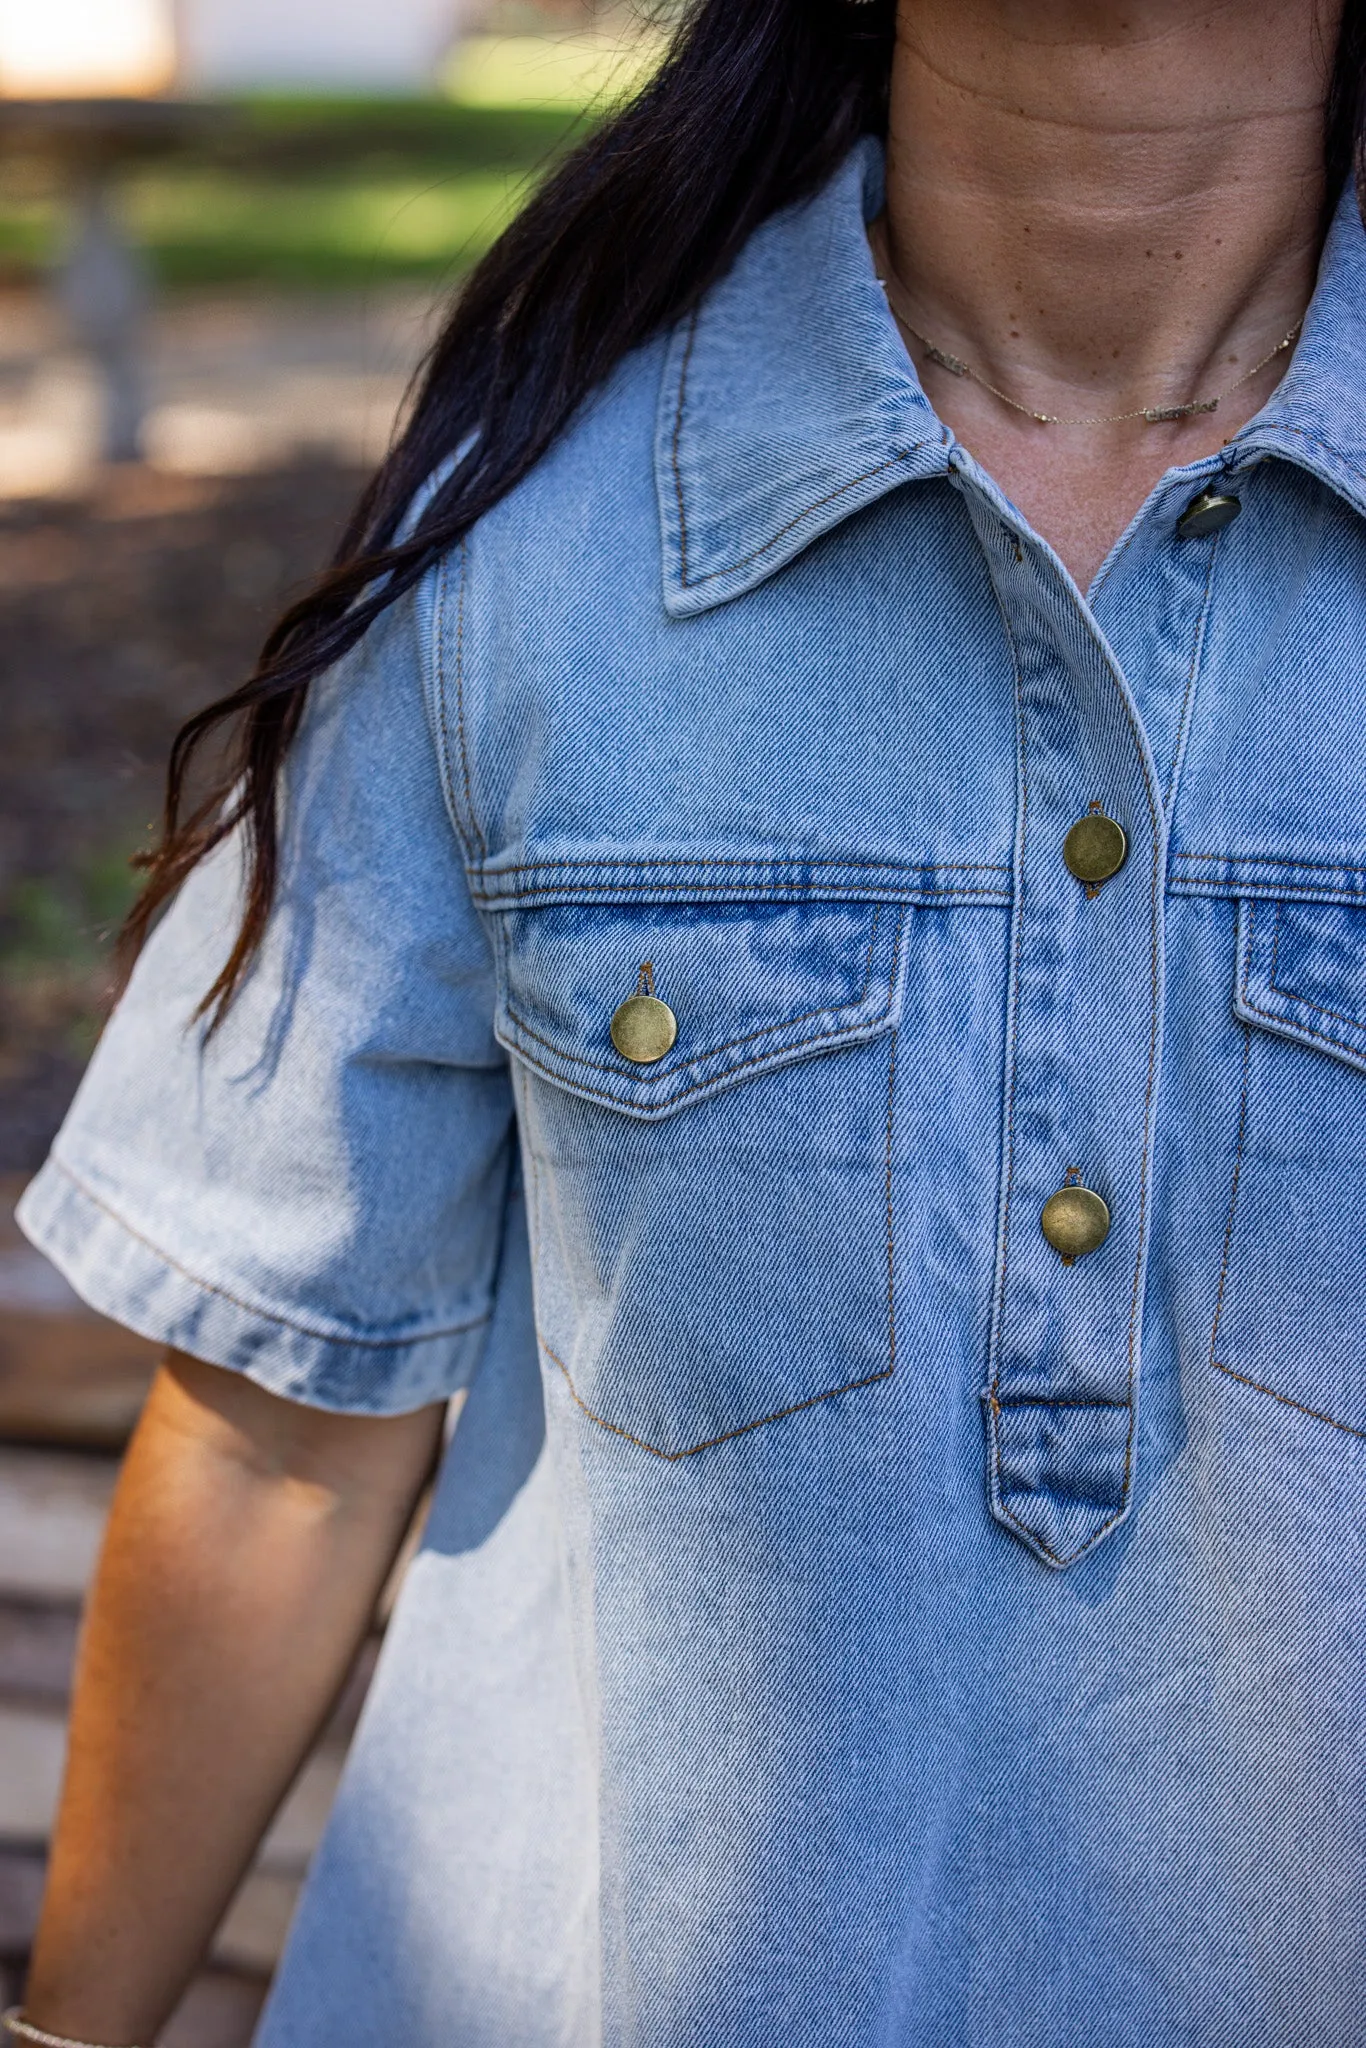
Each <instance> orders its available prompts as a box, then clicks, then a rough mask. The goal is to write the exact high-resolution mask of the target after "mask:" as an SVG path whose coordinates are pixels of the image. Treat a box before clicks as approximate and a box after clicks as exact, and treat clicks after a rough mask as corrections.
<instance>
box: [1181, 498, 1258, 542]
mask: <svg viewBox="0 0 1366 2048" xmlns="http://www.w3.org/2000/svg"><path fill="white" fill-rule="evenodd" d="M1242 509H1243V501H1242V499H1241V498H1235V497H1234V495H1233V493H1232V491H1201V493H1200V495H1199V497H1198V498H1192V499H1191V501H1190V503H1189V505H1187V507H1186V509H1185V511H1184V512H1183V513H1182V514H1181V517H1180V518H1179V519H1178V520H1177V522H1176V532H1177V538H1178V539H1179V540H1204V538H1205V536H1206V535H1207V534H1211V533H1220V532H1222V530H1223V529H1224V527H1226V526H1231V525H1232V524H1233V522H1234V520H1235V519H1236V518H1237V517H1238V514H1239V513H1240V512H1241V511H1242Z"/></svg>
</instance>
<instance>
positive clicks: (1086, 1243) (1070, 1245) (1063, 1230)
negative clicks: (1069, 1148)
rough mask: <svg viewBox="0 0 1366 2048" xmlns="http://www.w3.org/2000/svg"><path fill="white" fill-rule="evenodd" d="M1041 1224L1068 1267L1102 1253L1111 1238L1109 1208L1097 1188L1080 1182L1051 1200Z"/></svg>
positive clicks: (1064, 1188)
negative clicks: (1102, 1247)
mask: <svg viewBox="0 0 1366 2048" xmlns="http://www.w3.org/2000/svg"><path fill="white" fill-rule="evenodd" d="M1039 1223H1040V1225H1041V1227H1042V1229H1043V1234H1044V1236H1045V1237H1046V1238H1047V1239H1048V1242H1049V1243H1050V1244H1051V1245H1052V1247H1053V1249H1054V1251H1055V1252H1056V1253H1057V1255H1058V1257H1059V1258H1060V1259H1061V1260H1062V1262H1063V1264H1064V1266H1070V1265H1071V1263H1072V1261H1073V1260H1074V1259H1084V1258H1085V1257H1086V1254H1087V1253H1088V1252H1094V1251H1099V1249H1100V1247H1101V1245H1103V1244H1104V1242H1105V1240H1106V1238H1107V1237H1108V1236H1109V1235H1110V1211H1109V1209H1108V1207H1107V1206H1106V1204H1105V1202H1104V1201H1103V1199H1102V1198H1101V1196H1099V1195H1098V1194H1097V1193H1096V1192H1095V1190H1094V1188H1084V1187H1083V1186H1082V1185H1081V1182H1080V1181H1079V1180H1076V1181H1073V1180H1069V1181H1068V1183H1067V1185H1066V1186H1065V1187H1061V1188H1059V1189H1058V1192H1057V1193H1056V1195H1050V1196H1049V1197H1048V1200H1047V1201H1046V1202H1045V1203H1044V1205H1043V1208H1042V1210H1041V1211H1040V1214H1039Z"/></svg>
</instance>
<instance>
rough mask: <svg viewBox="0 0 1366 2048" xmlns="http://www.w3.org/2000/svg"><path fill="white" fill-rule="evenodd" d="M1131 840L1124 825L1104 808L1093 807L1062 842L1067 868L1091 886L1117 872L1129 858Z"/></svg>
mask: <svg viewBox="0 0 1366 2048" xmlns="http://www.w3.org/2000/svg"><path fill="white" fill-rule="evenodd" d="M1128 853H1129V842H1128V840H1127V838H1126V837H1125V835H1124V827H1123V826H1122V825H1117V824H1116V823H1115V821H1114V819H1113V818H1107V817H1106V815H1105V813H1104V811H1102V810H1100V809H1099V808H1098V807H1093V808H1092V809H1091V810H1089V811H1088V812H1087V813H1086V816H1085V817H1084V818H1078V819H1077V822H1076V824H1075V825H1074V826H1073V827H1072V829H1071V831H1070V832H1069V833H1068V835H1067V837H1066V839H1064V841H1063V843H1062V857H1063V859H1064V860H1065V861H1066V863H1067V867H1068V871H1069V873H1071V874H1074V875H1075V876H1076V878H1077V880H1078V881H1079V882H1087V883H1089V884H1090V885H1091V886H1092V887H1095V886H1097V885H1098V884H1099V883H1101V882H1108V881H1109V879H1110V877H1111V875H1117V874H1118V873H1119V871H1120V869H1121V868H1122V867H1123V865H1124V863H1125V860H1126V859H1127V858H1128Z"/></svg>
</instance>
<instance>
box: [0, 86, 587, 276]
mask: <svg viewBox="0 0 1366 2048" xmlns="http://www.w3.org/2000/svg"><path fill="white" fill-rule="evenodd" d="M594 118H596V110H595V109H592V108H589V109H585V108H582V107H578V106H574V105H569V106H566V105H564V104H559V105H553V106H543V105H529V106H514V107H503V106H476V105H470V106H466V105H462V104H460V103H458V102H453V101H451V100H449V99H437V98H432V99H427V100H421V99H419V100H384V99H374V100H360V99H352V98H323V97H316V98H306V99H305V98H295V97H283V96H270V97H266V96H261V97H255V98H252V99H249V100H243V101H239V102H237V103H236V104H234V105H231V106H229V107H228V108H226V109H225V110H224V114H223V118H222V120H221V122H220V123H218V124H215V125H213V126H211V127H210V128H209V129H207V130H206V133H205V135H204V137H203V140H202V142H201V143H200V144H199V145H198V146H197V147H196V148H195V149H194V150H193V151H190V152H186V153H185V154H183V155H180V156H176V157H168V158H166V159H164V160H162V161H159V162H156V163H152V164H147V165H143V166H141V167H139V168H136V169H133V170H130V171H129V172H128V173H127V174H126V175H125V177H124V178H123V180H122V186H121V196H122V205H123V207H124V211H125V215H126V218H127V220H128V223H129V225H130V227H131V229H132V230H133V233H134V235H135V236H136V239H137V241H138V242H139V244H140V245H141V247H142V248H143V250H144V251H145V253H146V255H147V258H148V260H149V262H150V265H151V268H152V271H153V274H154V275H155V277H156V278H157V280H158V282H160V283H162V284H167V285H224V284H238V285H264V286H269V287H272V288H276V289H279V288H289V287H290V286H298V287H327V286H343V285H353V286H359V285H367V284H373V283H376V282H382V281H384V280H386V279H395V280H397V279H402V278H433V277H443V278H445V277H452V276H458V275H459V274H460V272H461V271H462V270H465V269H467V268H468V267H469V266H470V265H471V264H472V263H474V262H476V261H477V260H478V258H479V257H480V256H481V255H482V254H483V253H484V251H485V250H486V249H487V248H488V246H489V244H490V243H491V242H492V241H493V240H494V238H495V237H496V236H497V234H498V233H499V232H500V231H501V229H502V228H503V227H504V226H505V225H506V223H507V221H508V220H509V219H510V218H511V217H512V215H513V213H514V212H515V211H516V209H517V207H518V206H519V205H520V204H521V203H522V201H523V200H524V199H525V197H526V196H527V194H528V193H529V192H530V191H531V190H532V189H533V188H534V185H535V182H536V180H537V178H538V177H539V176H540V175H541V174H542V173H543V172H544V170H545V169H546V167H547V166H548V165H549V164H550V163H552V162H553V161H554V159H555V158H556V156H557V155H558V154H559V153H560V152H561V151H562V150H563V149H564V148H565V147H567V146H568V145H569V144H570V143H571V142H572V141H573V140H574V139H576V138H577V137H579V136H582V135H583V134H585V133H586V132H587V130H588V127H589V125H590V124H591V122H592V121H593V119H594ZM63 220H64V213H63V205H62V200H61V197H60V194H59V193H58V192H57V191H56V190H55V189H54V188H53V182H52V179H51V175H50V173H48V174H45V173H44V172H43V170H42V168H41V167H35V166H32V165H27V164H24V163H23V162H19V163H10V164H7V165H6V166H4V169H3V173H2V174H0V271H2V272H3V274H4V275H5V276H6V277H7V278H8V279H9V280H10V281H11V282H19V281H22V280H24V279H29V278H32V279H36V278H38V277H39V276H41V275H42V274H43V273H44V272H45V271H46V270H47V269H48V268H49V267H50V265H51V264H52V262H53V261H54V260H55V258H56V255H57V253H58V251H59V249H60V245H61V237H62V233H63Z"/></svg>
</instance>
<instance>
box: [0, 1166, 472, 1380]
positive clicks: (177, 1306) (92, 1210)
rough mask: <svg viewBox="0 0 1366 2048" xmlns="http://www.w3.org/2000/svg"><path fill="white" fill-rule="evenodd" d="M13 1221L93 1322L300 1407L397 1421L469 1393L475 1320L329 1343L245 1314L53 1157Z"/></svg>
mask: <svg viewBox="0 0 1366 2048" xmlns="http://www.w3.org/2000/svg"><path fill="white" fill-rule="evenodd" d="M16 1216H17V1220H18V1223H19V1225H20V1227H21V1229H22V1230H23V1231H24V1233H25V1235H26V1236H27V1237H28V1238H29V1239H30V1241H31V1242H32V1243H33V1244H34V1245H35V1246H36V1247H37V1249H38V1250H39V1251H40V1252H42V1253H43V1254H44V1256H45V1257H46V1258H48V1259H50V1260H51V1262H52V1264H53V1265H54V1266H56V1268H57V1270H58V1271H59V1272H60V1273H61V1274H62V1275H63V1277H64V1278H65V1279H66V1280H67V1281H69V1283H70V1284H71V1286H72V1287H73V1288H74V1289H75V1291H76V1293H77V1294H78V1295H79V1296H80V1297H81V1299H82V1300H83V1301H84V1302H86V1303H87V1304H88V1305H89V1306H90V1307H91V1308H93V1309H95V1310H96V1311H97V1312H98V1313H99V1314H100V1315H104V1316H109V1317H110V1318H111V1319H112V1320H113V1321H115V1322H117V1323H122V1324H123V1325H124V1327H125V1328H127V1329H129V1330H132V1331H134V1332H135V1333H136V1334H137V1335H138V1336H140V1337H146V1338H148V1339H150V1341H151V1342H153V1343H157V1344H165V1345H167V1346H169V1347H171V1348H172V1349H174V1350H177V1351H184V1352H187V1353H188V1354H189V1355H190V1356H191V1357H194V1358H202V1359H203V1360H204V1361H205V1362H206V1363H207V1364H209V1365H220V1366H224V1367H226V1368H227V1369H228V1370H229V1371H233V1372H240V1373H242V1374H243V1375H244V1376H245V1377H246V1378H248V1379H250V1380H253V1381H254V1382H255V1383H256V1384H257V1385H258V1386H261V1387H264V1388H265V1389H266V1391H267V1392H268V1393H272V1394H279V1395H281V1396H282V1397H283V1398H284V1399H286V1400H290V1401H299V1402H302V1403H304V1404H305V1405H306V1406H309V1407H314V1408H327V1409H332V1410H335V1411H337V1412H340V1413H348V1414H358V1415H399V1414H405V1413H407V1412H409V1411H411V1410H412V1409H415V1408H424V1407H427V1406H429V1405H430V1404H431V1403H433V1402H437V1401H445V1400H449V1399H450V1397H451V1396H452V1395H453V1394H455V1393H457V1392H459V1390H460V1389H461V1388H462V1387H465V1386H467V1385H468V1384H469V1382H470V1380H471V1379H472V1378H473V1376H474V1373H475V1371H476V1369H477V1366H478V1363H479V1358H480V1355H481V1354H482V1351H483V1345H484V1339H485V1335H486V1332H487V1328H488V1322H489V1313H488V1312H487V1311H486V1312H485V1313H484V1314H482V1315H480V1316H479V1317H478V1318H473V1319H471V1320H470V1321H468V1322H465V1323H462V1324H459V1325H457V1326H455V1327H452V1328H446V1329H441V1330H436V1331H424V1332H420V1333H419V1334H417V1335H412V1336H403V1337H395V1338H392V1339H387V1338H376V1337H352V1336H341V1335H329V1334H327V1333H325V1332H322V1331H319V1330H317V1329H309V1328H307V1327H304V1326H302V1325H301V1324H300V1323H298V1322H293V1321H290V1320H288V1319H287V1318H285V1317H283V1316H280V1315H277V1314H273V1313H271V1311H269V1310H267V1309H262V1308H256V1307H252V1306H251V1305H249V1304H248V1303H246V1302H244V1301H241V1300H239V1299H238V1298H237V1297H236V1296H234V1295H232V1294H229V1293H227V1292H225V1291H224V1290H223V1289H222V1288H220V1287H217V1286H215V1285H214V1284H213V1283H212V1282H210V1281H206V1280H201V1279H199V1278H197V1277H196V1276H195V1275H193V1274H191V1273H189V1272H187V1271H186V1270H185V1269H184V1268H183V1267H182V1266H180V1265H179V1264H178V1263H177V1262H176V1261H175V1260H174V1259H173V1258H172V1257H171V1256H170V1255H169V1253H167V1252H164V1251H162V1250H161V1249H159V1248H158V1247H157V1246H156V1245H153V1244H152V1243H150V1242H149V1241H148V1239H146V1238H145V1237H143V1236H142V1235H141V1234H140V1233H139V1232H138V1231H136V1230H135V1229H134V1228H133V1226H132V1225H131V1224H128V1223H126V1222H125V1221H124V1220H123V1219H122V1218H121V1217H119V1216H117V1215H115V1214H114V1212H113V1211H112V1210H111V1209H109V1208H108V1207H107V1206H106V1205H105V1204H104V1203H103V1202H101V1201H99V1200H98V1199H97V1197H96V1196H94V1195H93V1194H92V1193H91V1191H90V1190H88V1189H87V1188H85V1187H84V1186H82V1184H81V1183H80V1182H79V1181H78V1180H76V1179H75V1177H74V1176H73V1175H72V1174H71V1173H70V1172H69V1170H68V1169H67V1168H66V1167H64V1166H63V1164H62V1163H61V1162H60V1161H59V1160H57V1159H55V1158H51V1159H49V1160H48V1162H47V1164H46V1165H45V1166H44V1167H43V1169H42V1171H41V1172H40V1173H39V1174H38V1176H37V1178H36V1179H35V1180H33V1181H32V1182H31V1183H30V1184H29V1186H28V1188H27V1189H26V1190H25V1192H24V1196H23V1199H22V1200H21V1202H20V1204H19V1207H18V1210H17V1211H16Z"/></svg>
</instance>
